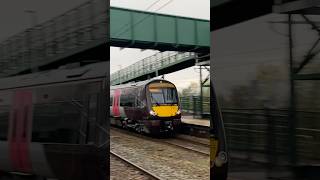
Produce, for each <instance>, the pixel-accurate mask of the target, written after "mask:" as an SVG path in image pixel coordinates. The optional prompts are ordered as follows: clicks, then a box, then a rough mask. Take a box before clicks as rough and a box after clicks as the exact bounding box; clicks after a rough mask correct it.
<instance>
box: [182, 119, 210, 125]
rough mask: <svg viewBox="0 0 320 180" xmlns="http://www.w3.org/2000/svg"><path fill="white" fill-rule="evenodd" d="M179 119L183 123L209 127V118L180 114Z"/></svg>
mask: <svg viewBox="0 0 320 180" xmlns="http://www.w3.org/2000/svg"><path fill="white" fill-rule="evenodd" d="M181 121H182V123H184V124H191V125H197V126H206V127H210V119H200V118H194V117H193V116H182V118H181Z"/></svg>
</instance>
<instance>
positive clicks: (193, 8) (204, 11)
mask: <svg viewBox="0 0 320 180" xmlns="http://www.w3.org/2000/svg"><path fill="white" fill-rule="evenodd" d="M156 1H157V0H152V1H151V0H111V3H110V5H111V6H116V7H124V8H130V9H137V10H146V9H147V8H148V7H149V6H150V5H151V4H152V3H154V2H156ZM169 1H170V0H160V1H159V3H157V4H156V5H155V6H153V7H152V8H151V9H149V11H152V12H154V11H155V10H157V9H159V7H161V6H163V5H164V4H165V3H167V2H169ZM157 12H159V13H163V14H171V15H179V16H186V17H193V18H200V19H207V20H209V19H210V0H196V1H194V0H173V1H172V2H171V3H169V4H168V5H167V6H165V7H164V8H162V9H161V10H159V11H157ZM157 52H158V51H152V50H146V51H143V52H141V50H139V49H132V48H127V49H124V50H120V49H119V48H117V47H111V53H110V54H111V62H110V67H111V71H110V72H111V73H113V72H115V71H117V70H119V69H120V67H121V68H124V67H126V66H128V65H130V64H133V63H134V62H136V61H139V60H141V59H143V58H145V57H148V56H151V55H153V54H155V53H157ZM194 68H195V67H191V68H188V69H184V70H181V71H179V72H174V73H171V74H168V75H166V76H165V79H167V80H169V81H171V82H173V83H175V85H176V86H177V88H178V89H179V90H181V89H182V88H185V87H187V86H189V84H190V83H191V82H192V81H193V82H197V83H198V82H199V73H198V71H196V70H194Z"/></svg>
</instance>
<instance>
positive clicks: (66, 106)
mask: <svg viewBox="0 0 320 180" xmlns="http://www.w3.org/2000/svg"><path fill="white" fill-rule="evenodd" d="M79 104H81V102H74V101H73V102H72V101H70V102H69V101H68V102H67V101H65V102H54V103H46V104H36V105H34V119H33V128H32V141H33V142H47V143H71V144H76V143H78V140H79V128H80V119H81V115H82V114H83V112H81V109H80V108H79V106H78V105H79Z"/></svg>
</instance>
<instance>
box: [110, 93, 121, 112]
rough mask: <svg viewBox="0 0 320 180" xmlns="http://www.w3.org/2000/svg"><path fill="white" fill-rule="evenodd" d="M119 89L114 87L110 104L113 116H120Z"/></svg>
mask: <svg viewBox="0 0 320 180" xmlns="http://www.w3.org/2000/svg"><path fill="white" fill-rule="evenodd" d="M120 95H121V91H120V89H116V90H114V92H113V105H112V115H113V117H120Z"/></svg>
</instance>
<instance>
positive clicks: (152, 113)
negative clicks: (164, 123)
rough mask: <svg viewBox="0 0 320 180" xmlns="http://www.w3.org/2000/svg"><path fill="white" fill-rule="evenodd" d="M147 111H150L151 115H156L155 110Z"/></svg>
mask: <svg viewBox="0 0 320 180" xmlns="http://www.w3.org/2000/svg"><path fill="white" fill-rule="evenodd" d="M149 113H150V115H151V116H156V115H157V113H156V112H154V111H152V110H150V112H149Z"/></svg>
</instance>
